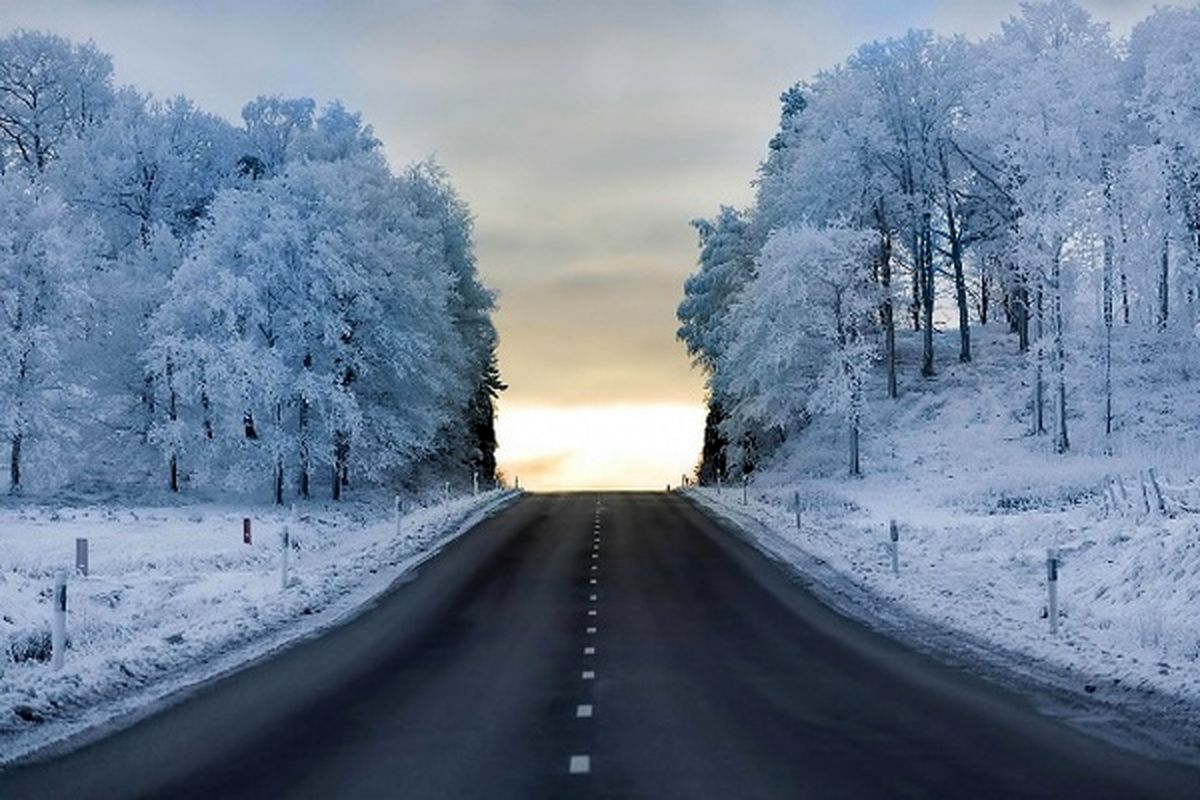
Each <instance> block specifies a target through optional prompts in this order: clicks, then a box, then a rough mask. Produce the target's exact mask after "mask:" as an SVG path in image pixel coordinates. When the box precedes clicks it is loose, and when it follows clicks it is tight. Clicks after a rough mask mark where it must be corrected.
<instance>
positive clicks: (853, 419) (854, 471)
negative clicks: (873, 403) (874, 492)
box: [850, 414, 862, 478]
mask: <svg viewBox="0 0 1200 800" xmlns="http://www.w3.org/2000/svg"><path fill="white" fill-rule="evenodd" d="M858 428H859V423H858V417H857V415H856V414H851V416H850V475H851V476H852V477H855V478H857V477H858V476H859V475H862V467H861V465H860V464H859V459H858V436H859V431H858Z"/></svg>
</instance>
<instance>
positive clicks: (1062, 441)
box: [1052, 242, 1071, 454]
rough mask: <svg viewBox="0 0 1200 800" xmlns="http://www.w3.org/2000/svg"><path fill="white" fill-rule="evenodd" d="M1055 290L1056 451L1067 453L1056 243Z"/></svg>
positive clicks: (1064, 353) (1064, 356) (1063, 324)
mask: <svg viewBox="0 0 1200 800" xmlns="http://www.w3.org/2000/svg"><path fill="white" fill-rule="evenodd" d="M1052 281H1053V289H1054V298H1053V302H1054V381H1055V384H1056V390H1057V394H1058V430H1057V432H1056V435H1055V439H1054V449H1055V451H1056V452H1058V453H1060V454H1061V453H1065V452H1067V451H1068V450H1070V449H1071V440H1070V438H1069V437H1068V436H1067V346H1066V321H1065V320H1064V318H1063V289H1062V244H1061V243H1058V242H1056V243H1055V248H1054V265H1053V275H1052Z"/></svg>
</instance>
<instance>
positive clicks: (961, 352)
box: [950, 223, 971, 364]
mask: <svg viewBox="0 0 1200 800" xmlns="http://www.w3.org/2000/svg"><path fill="white" fill-rule="evenodd" d="M953 227H954V223H951V229H952V230H953ZM950 260H951V261H952V262H953V264H954V296H955V299H956V300H957V301H958V360H959V361H960V362H962V363H963V364H966V363H969V362H970V361H971V317H970V309H969V308H968V306H967V278H966V275H964V274H963V261H962V246H961V245H960V244H959V243H958V239H957V236H955V237H954V238H952V239H951V241H950Z"/></svg>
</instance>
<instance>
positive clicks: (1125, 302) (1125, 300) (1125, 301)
mask: <svg viewBox="0 0 1200 800" xmlns="http://www.w3.org/2000/svg"><path fill="white" fill-rule="evenodd" d="M1121 319H1122V321H1124V323H1125V324H1126V325H1128V324H1129V279H1128V278H1127V277H1126V276H1125V271H1124V270H1121Z"/></svg>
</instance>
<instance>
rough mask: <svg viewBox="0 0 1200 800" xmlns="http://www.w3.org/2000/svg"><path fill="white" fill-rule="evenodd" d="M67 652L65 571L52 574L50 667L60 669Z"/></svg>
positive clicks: (61, 570)
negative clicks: (52, 610)
mask: <svg viewBox="0 0 1200 800" xmlns="http://www.w3.org/2000/svg"><path fill="white" fill-rule="evenodd" d="M66 651H67V571H66V570H63V569H60V570H59V571H58V572H56V573H54V614H53V616H52V617H51V621H50V666H52V667H53V668H54V669H62V666H63V660H64V659H65V658H66Z"/></svg>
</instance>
